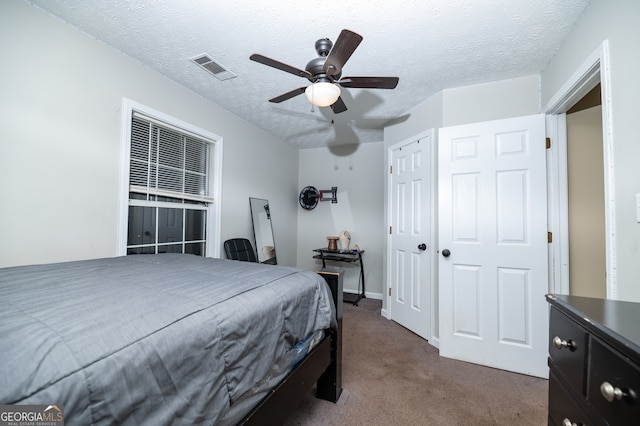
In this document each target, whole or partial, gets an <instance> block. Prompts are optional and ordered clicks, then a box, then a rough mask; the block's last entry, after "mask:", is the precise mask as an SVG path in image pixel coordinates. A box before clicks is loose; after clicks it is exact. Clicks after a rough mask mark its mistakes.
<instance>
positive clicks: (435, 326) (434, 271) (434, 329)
mask: <svg viewBox="0 0 640 426" xmlns="http://www.w3.org/2000/svg"><path fill="white" fill-rule="evenodd" d="M427 136H429V138H430V139H429V140H430V141H431V146H430V150H431V164H430V165H429V167H430V170H431V212H430V213H431V219H430V220H429V226H431V244H430V246H431V247H430V250H429V261H430V262H431V276H430V280H431V283H430V285H429V294H430V300H431V306H430V315H431V318H430V320H431V321H430V328H431V330H430V331H429V335H430V336H431V338H430V339H428V340H429V343H430V344H431V345H433V346H435V347H439V343H438V335H439V327H440V326H439V321H438V315H439V314H438V290H437V288H438V286H437V277H438V251H437V250H436V249H435V248H436V247H438V220H437V212H438V189H437V188H438V169H437V160H438V158H437V145H438V141H437V133H436V132H435V130H434V129H429V130H426V131H424V132H421V133H418V134H417V135H415V136H413V137H411V138H408V139H405V140H403V141H402V142H399V143H396V144H394V145H392V146H390V147H389V148H387V163H388V164H387V199H388V200H391V199H392V197H391V191H392V189H393V186H392V185H391V173H390V172H389V170H390V169H391V166H392V162H393V151H395V150H396V149H399V148H400V147H402V146H405V145H408V144H410V143H413V142H415V141H417V140H420V139H423V138H425V137H427ZM392 209H393V206H392V203H391V202H388V203H387V227H386V229H387V232H386V235H387V243H386V246H387V256H386V257H387V265H386V268H387V279H386V283H387V286H386V291H385V296H384V297H385V306H386V307H387V312H386V317H387V318H391V316H392V315H391V296H389V290H390V288H391V279H392V278H391V272H392V268H391V262H392V259H393V256H392V255H391V237H392V235H391V234H390V233H389V231H388V230H389V229H390V227H391V220H392V218H393V214H392V213H393V212H392Z"/></svg>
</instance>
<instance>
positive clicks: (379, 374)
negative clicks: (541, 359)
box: [286, 299, 548, 426]
mask: <svg viewBox="0 0 640 426" xmlns="http://www.w3.org/2000/svg"><path fill="white" fill-rule="evenodd" d="M381 307H382V303H381V301H379V300H372V299H363V300H362V301H361V302H360V306H357V307H354V306H352V305H350V304H346V303H345V304H344V323H343V341H344V343H343V375H342V382H343V383H342V386H343V389H344V390H343V393H342V396H341V397H340V400H339V401H338V402H337V403H336V404H334V403H331V402H327V401H323V400H319V399H317V398H315V397H314V396H313V395H308V396H307V397H306V398H305V399H304V400H303V401H302V403H301V404H300V405H299V407H298V409H297V410H296V411H295V412H293V413H292V414H291V416H290V417H289V419H288V421H287V422H286V425H287V426H293V425H323V426H324V425H511V424H518V425H546V424H547V386H548V382H547V380H544V379H538V378H535V377H530V376H525V375H521V374H516V373H510V372H507V371H502V370H497V369H493V368H489V367H483V366H478V365H475V364H469V363H466V362H462V361H455V360H451V359H447V358H442V357H440V356H439V355H438V350H437V349H436V348H434V347H433V346H431V345H429V344H428V343H427V342H426V341H425V340H423V339H422V338H420V337H418V336H417V335H415V334H413V333H412V332H410V331H408V330H407V329H405V328H403V327H402V326H400V325H398V324H397V323H395V322H393V321H389V320H387V319H385V318H383V317H382V316H381V315H380V309H381Z"/></svg>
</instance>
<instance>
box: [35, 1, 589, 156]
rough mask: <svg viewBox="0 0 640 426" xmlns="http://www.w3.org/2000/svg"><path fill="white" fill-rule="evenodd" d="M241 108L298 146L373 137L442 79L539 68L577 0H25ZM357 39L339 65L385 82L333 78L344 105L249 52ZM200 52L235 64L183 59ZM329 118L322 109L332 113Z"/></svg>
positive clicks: (287, 54)
mask: <svg viewBox="0 0 640 426" xmlns="http://www.w3.org/2000/svg"><path fill="white" fill-rule="evenodd" d="M30 3H33V4H34V5H37V6H38V7H40V8H42V9H44V10H46V11H48V12H50V13H52V14H53V15H56V16H58V17H60V18H61V19H62V20H64V21H67V22H68V23H70V24H71V25H73V26H76V27H78V28H80V29H81V30H82V31H84V32H86V33H88V34H90V35H92V36H94V37H96V38H97V39H99V40H102V41H103V42H105V43H107V44H109V45H111V46H113V47H114V48H116V49H118V50H120V51H122V52H123V53H125V54H127V55H129V56H131V57H133V58H135V59H137V60H138V61H140V62H142V63H143V64H145V65H146V66H148V67H149V68H152V69H154V70H156V71H157V72H158V73H160V74H162V75H164V76H166V77H168V78H170V79H172V80H175V81H176V82H178V83H180V84H181V85H183V86H185V87H187V88H189V89H191V90H192V91H194V92H196V93H198V94H200V95H201V96H203V97H205V98H207V99H209V100H211V101H212V102H214V103H216V104H218V105H220V106H222V107H223V108H225V109H227V110H229V111H231V112H232V113H234V114H236V115H238V116H240V117H242V118H243V119H245V120H247V121H249V122H251V123H253V124H255V125H256V126H258V127H260V128H262V129H264V130H265V131H267V132H269V133H271V134H273V135H274V136H276V137H278V138H279V139H281V140H283V141H284V142H287V143H290V144H292V145H295V146H299V147H300V148H312V147H320V146H329V145H342V144H353V143H367V142H380V141H382V140H383V134H382V129H383V127H384V123H386V122H388V121H389V120H392V119H394V118H398V117H401V116H402V115H403V114H405V113H406V112H407V111H409V110H410V109H411V108H413V107H415V106H416V105H418V104H420V103H421V102H423V101H424V100H426V99H428V98H429V97H430V96H432V95H434V94H435V93H437V92H439V91H441V90H443V89H446V88H452V87H459V86H465V85H470V84H478V83H483V82H489V81H495V80H501V79H507V78H513V77H519V76H525V75H531V74H536V73H539V72H540V71H541V70H542V69H543V68H544V67H545V65H546V64H547V63H548V61H549V60H550V59H551V58H552V57H553V55H554V53H555V52H556V50H557V49H558V48H559V47H560V46H561V44H562V41H563V40H564V39H565V37H567V35H568V34H569V33H570V31H571V29H572V28H573V25H574V23H575V22H576V20H577V19H578V18H579V16H580V14H581V13H582V11H583V10H584V9H585V8H586V7H587V6H588V4H589V0H476V1H473V0H397V1H389V0H341V1H336V0H323V1H308V0H291V1H287V2H284V1H261V0H215V1H214V0H180V1H178V0H31V1H30ZM343 28H348V29H350V30H352V31H355V32H357V33H359V34H360V35H362V37H363V38H364V40H363V41H362V43H361V44H360V46H359V47H358V48H357V49H356V51H355V53H354V54H353V56H352V57H351V58H350V59H349V61H348V62H347V63H346V65H345V66H344V69H343V75H344V76H398V77H399V78H400V82H399V84H398V87H397V88H396V89H394V90H372V89H343V90H342V98H343V100H344V102H345V104H346V105H347V107H348V108H349V109H348V111H346V112H344V113H341V114H333V112H332V111H331V109H330V108H317V107H316V108H315V111H312V110H311V105H310V104H309V103H308V101H307V100H306V98H305V96H304V95H300V96H297V97H295V98H292V99H290V100H288V101H285V102H283V103H280V104H274V103H270V102H267V100H268V99H271V98H273V97H275V96H277V95H280V94H282V93H285V92H288V91H289V90H292V89H295V88H297V87H300V86H305V85H307V84H308V81H307V80H306V79H304V78H300V77H297V76H295V75H292V74H288V73H285V72H283V71H280V70H276V69H274V68H270V67H267V66H265V65H262V64H259V63H256V62H253V61H250V60H249V56H250V55H251V54H252V53H261V54H263V55H265V56H268V57H271V58H273V59H277V60H279V61H281V62H285V63H287V64H290V65H292V66H295V67H296V68H301V69H304V67H305V65H306V64H307V62H308V61H309V60H311V59H313V58H315V57H316V56H317V55H316V52H315V48H314V44H315V42H316V40H318V39H320V38H325V37H326V38H329V39H331V40H332V41H335V40H336V38H337V36H338V34H339V33H340V31H341V30H342V29H343ZM202 53H207V54H208V55H209V56H211V57H212V58H213V59H215V60H216V61H217V62H218V63H220V64H221V65H223V66H224V67H226V68H227V69H229V70H230V71H231V72H233V73H234V74H236V75H237V77H235V78H232V79H230V80H225V81H219V80H217V79H216V78H214V77H213V76H212V75H210V74H208V73H206V72H205V71H203V70H202V69H201V68H199V67H198V66H196V65H195V64H194V63H193V62H191V61H190V60H189V58H192V57H194V56H196V55H199V54H202ZM332 120H333V121H334V122H333V124H332Z"/></svg>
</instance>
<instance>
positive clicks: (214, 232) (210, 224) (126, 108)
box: [117, 98, 223, 257]
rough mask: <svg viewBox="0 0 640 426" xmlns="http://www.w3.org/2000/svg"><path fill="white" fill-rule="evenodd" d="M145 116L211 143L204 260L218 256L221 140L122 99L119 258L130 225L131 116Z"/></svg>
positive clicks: (210, 133)
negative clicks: (209, 195)
mask: <svg viewBox="0 0 640 426" xmlns="http://www.w3.org/2000/svg"><path fill="white" fill-rule="evenodd" d="M134 112H136V113H139V114H142V115H144V116H147V117H149V118H151V119H153V120H156V121H158V122H160V123H164V124H165V125H167V126H171V127H175V128H177V129H180V130H184V131H185V132H189V133H193V134H194V135H197V136H198V137H200V138H203V139H207V140H209V141H211V142H212V147H211V156H212V157H213V158H212V161H210V164H209V176H210V179H211V181H212V183H211V187H212V192H213V199H214V200H213V202H211V203H209V204H208V205H207V207H206V211H207V213H206V215H207V219H206V220H207V227H206V235H205V240H206V249H205V257H220V232H221V208H222V203H221V192H222V146H223V139H222V137H221V136H219V135H216V134H215V133H212V132H209V131H206V130H203V129H201V128H199V127H196V126H194V125H192V124H189V123H186V122H184V121H182V120H179V119H177V118H175V117H172V116H170V115H168V114H165V113H163V112H160V111H157V110H155V109H153V108H150V107H147V106H145V105H142V104H140V103H138V102H135V101H133V100H131V99H127V98H124V99H123V103H122V144H121V145H122V153H121V154H122V160H121V173H120V196H119V212H120V214H119V230H118V243H117V244H118V247H117V251H118V256H126V255H127V233H128V224H129V205H130V203H129V192H130V190H129V189H130V185H129V172H130V161H131V117H132V115H133V113H134Z"/></svg>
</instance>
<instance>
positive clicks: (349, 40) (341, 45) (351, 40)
mask: <svg viewBox="0 0 640 426" xmlns="http://www.w3.org/2000/svg"><path fill="white" fill-rule="evenodd" d="M361 41H362V36H361V35H360V34H356V33H354V32H353V31H350V30H342V31H341V32H340V35H339V36H338V40H336V42H335V44H334V45H333V48H332V49H331V51H330V52H329V55H328V56H327V59H326V60H325V61H324V66H323V68H324V71H325V72H326V73H327V74H328V75H337V74H339V73H340V72H341V71H342V67H343V66H344V64H345V63H346V62H347V61H348V60H349V58H350V57H351V55H352V54H353V52H354V51H355V50H356V48H357V47H358V45H359V44H360V42H361Z"/></svg>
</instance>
